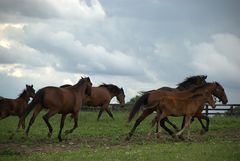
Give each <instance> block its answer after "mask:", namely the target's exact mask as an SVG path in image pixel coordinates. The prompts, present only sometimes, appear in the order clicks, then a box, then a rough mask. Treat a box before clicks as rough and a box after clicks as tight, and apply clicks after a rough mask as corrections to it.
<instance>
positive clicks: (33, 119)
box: [17, 106, 42, 136]
mask: <svg viewBox="0 0 240 161" xmlns="http://www.w3.org/2000/svg"><path fill="white" fill-rule="evenodd" d="M41 110H42V107H41V106H37V107H36V108H35V110H34V112H33V115H32V117H31V119H30V121H29V124H28V127H27V130H26V131H25V134H26V135H27V136H28V133H29V130H30V127H31V126H32V124H33V123H34V121H35V119H36V117H37V115H38V114H39V112H40V111H41ZM22 121H23V122H24V121H25V119H24V120H22ZM21 125H22V123H19V124H18V129H19V128H20V126H21ZM18 129H17V130H18Z"/></svg>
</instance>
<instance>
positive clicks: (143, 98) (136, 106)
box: [128, 93, 149, 122]
mask: <svg viewBox="0 0 240 161" xmlns="http://www.w3.org/2000/svg"><path fill="white" fill-rule="evenodd" d="M148 97H149V93H144V94H143V95H142V96H141V97H140V98H139V99H138V100H137V101H136V102H135V104H134V106H133V108H132V110H131V112H130V114H129V116H128V122H130V121H131V120H132V119H133V117H134V116H135V114H136V113H137V112H138V111H139V109H140V107H141V106H142V105H146V104H147V103H148Z"/></svg>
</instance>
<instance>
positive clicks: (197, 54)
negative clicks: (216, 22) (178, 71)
mask: <svg viewBox="0 0 240 161" xmlns="http://www.w3.org/2000/svg"><path fill="white" fill-rule="evenodd" d="M211 38H212V39H211V41H210V42H202V43H199V44H191V43H189V44H187V45H186V46H187V48H188V49H189V52H190V53H191V54H192V64H193V66H194V67H196V70H197V71H199V72H204V73H206V74H209V75H212V76H214V77H215V78H217V79H218V80H228V81H231V82H236V83H237V82H238V80H239V79H240V72H239V69H240V64H239V61H240V56H239V53H240V47H239V46H240V38H239V37H236V36H234V35H232V34H216V35H213V36H212V37H211Z"/></svg>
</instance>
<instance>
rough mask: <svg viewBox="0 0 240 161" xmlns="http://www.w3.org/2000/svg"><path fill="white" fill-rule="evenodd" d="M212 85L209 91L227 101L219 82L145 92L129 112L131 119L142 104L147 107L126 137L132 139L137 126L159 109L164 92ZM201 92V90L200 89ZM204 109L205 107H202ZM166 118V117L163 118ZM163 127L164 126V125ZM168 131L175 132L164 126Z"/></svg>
mask: <svg viewBox="0 0 240 161" xmlns="http://www.w3.org/2000/svg"><path fill="white" fill-rule="evenodd" d="M209 85H211V87H212V88H211V91H210V92H209V93H211V94H212V95H214V96H216V97H217V98H219V99H220V100H221V101H222V102H223V103H227V102H228V100H227V96H226V94H225V91H224V89H223V87H222V86H221V85H220V84H219V83H217V82H214V83H206V84H204V85H201V86H199V87H196V88H193V89H190V90H185V91H162V90H152V91H151V92H147V93H145V94H143V95H142V96H141V97H140V98H139V99H138V100H137V102H136V103H135V105H134V107H133V109H132V110H131V112H130V114H129V119H128V120H129V121H131V120H132V118H133V117H134V116H135V114H136V113H137V112H138V111H139V109H140V107H141V106H147V108H146V109H145V110H144V111H143V112H142V114H141V115H140V116H139V117H138V119H137V120H136V122H135V124H134V126H133V128H132V130H131V131H130V132H129V135H128V137H127V138H126V139H130V138H131V136H132V135H133V133H134V131H135V129H136V128H137V126H138V125H139V124H140V123H141V122H142V121H143V120H144V119H145V118H146V117H147V116H148V115H150V114H151V113H153V111H156V110H157V105H158V102H159V100H160V99H161V97H164V94H166V93H173V94H176V93H184V92H185V93H186V92H189V91H191V92H193V93H195V90H197V89H198V88H201V87H203V86H209ZM198 92H199V91H198ZM149 106H151V108H149ZM202 109H203V107H202ZM201 112H202V111H201ZM199 113H200V111H197V112H196V114H199ZM162 120H164V119H162ZM161 122H162V121H160V125H161V126H162V123H163V122H162V123H161ZM162 127H163V126H162ZM163 128H164V129H165V130H166V131H168V132H169V134H170V135H172V134H173V132H172V131H171V130H169V129H168V128H166V127H163Z"/></svg>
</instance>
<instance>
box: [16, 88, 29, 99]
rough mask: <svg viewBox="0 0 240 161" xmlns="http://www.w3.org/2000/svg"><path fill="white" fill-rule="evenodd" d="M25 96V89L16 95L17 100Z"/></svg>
mask: <svg viewBox="0 0 240 161" xmlns="http://www.w3.org/2000/svg"><path fill="white" fill-rule="evenodd" d="M26 94H27V91H26V89H24V90H23V91H22V93H20V94H19V95H18V98H21V97H24V96H25V95H26Z"/></svg>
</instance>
